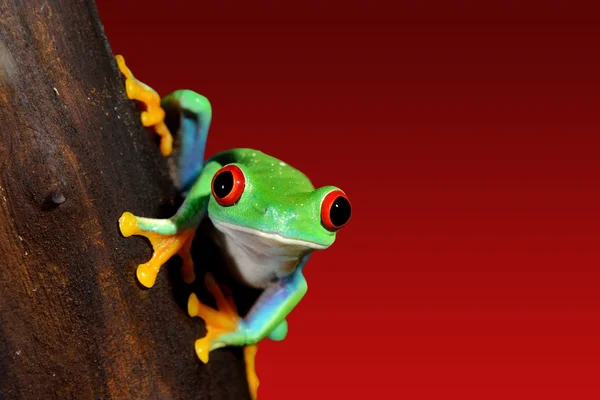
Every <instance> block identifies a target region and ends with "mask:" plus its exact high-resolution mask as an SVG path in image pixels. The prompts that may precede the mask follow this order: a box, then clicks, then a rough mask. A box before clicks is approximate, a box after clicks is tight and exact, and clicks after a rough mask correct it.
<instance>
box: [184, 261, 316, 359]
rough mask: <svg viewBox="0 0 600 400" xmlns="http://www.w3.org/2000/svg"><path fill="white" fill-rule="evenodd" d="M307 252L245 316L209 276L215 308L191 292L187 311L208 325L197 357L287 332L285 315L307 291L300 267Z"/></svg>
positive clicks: (206, 357)
mask: <svg viewBox="0 0 600 400" xmlns="http://www.w3.org/2000/svg"><path fill="white" fill-rule="evenodd" d="M307 260H308V256H306V257H305V258H304V259H303V260H302V261H301V262H300V264H299V265H298V267H297V268H296V270H295V271H294V272H293V273H292V274H290V275H288V276H287V277H285V278H283V279H281V280H280V281H279V282H277V283H275V284H273V285H272V286H270V287H269V288H267V289H265V291H264V292H263V293H262V294H261V296H260V297H259V298H258V300H257V301H256V303H255V304H254V306H253V307H252V308H251V309H250V311H249V312H248V315H246V317H245V318H244V319H242V318H240V317H239V316H238V315H237V311H236V310H235V305H234V304H233V302H232V300H231V299H226V298H225V297H224V296H223V293H222V292H221V291H220V289H219V288H218V286H217V285H216V284H215V283H214V282H213V280H212V279H210V281H209V282H207V287H208V289H209V290H210V292H211V293H212V295H213V296H214V297H215V299H216V300H217V308H218V310H215V309H213V308H211V307H208V306H206V305H204V304H202V303H200V301H199V300H198V298H197V297H196V295H195V294H192V295H190V299H189V301H188V313H189V314H190V315H191V316H193V317H195V316H197V317H201V318H202V319H204V322H205V323H206V326H207V334H206V336H205V337H204V338H202V339H199V340H198V341H197V342H196V352H197V354H198V357H199V358H200V359H201V360H202V361H204V362H207V361H208V353H209V352H210V351H212V350H215V349H218V348H220V347H225V346H247V345H254V344H256V343H258V342H260V341H261V340H262V339H264V338H265V337H269V338H270V339H272V340H283V339H284V338H285V336H286V334H287V322H286V320H285V318H286V317H287V315H288V314H289V313H290V312H291V311H292V310H293V309H294V307H296V305H297V304H298V303H299V302H300V300H301V299H302V297H304V295H305V294H306V291H307V288H308V286H307V284H306V279H304V276H303V275H302V269H303V267H304V265H305V263H306V261H307Z"/></svg>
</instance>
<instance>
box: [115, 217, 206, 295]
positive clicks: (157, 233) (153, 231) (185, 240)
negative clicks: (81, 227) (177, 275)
mask: <svg viewBox="0 0 600 400" xmlns="http://www.w3.org/2000/svg"><path fill="white" fill-rule="evenodd" d="M119 228H120V229H121V233H122V234H123V236H125V237H129V236H131V235H138V236H144V237H146V238H148V240H150V243H151V244H152V248H153V250H154V252H153V253H152V258H151V259H150V260H149V261H148V262H146V263H144V264H140V265H139V266H138V268H137V278H138V280H139V281H140V283H141V284H142V285H144V286H146V287H148V288H150V287H152V286H154V282H155V281H156V276H157V275H158V271H159V270H160V267H161V266H162V265H163V264H165V263H166V262H167V261H168V260H169V259H170V258H171V257H172V256H174V255H175V254H177V255H179V256H180V257H181V258H182V259H183V265H182V268H181V270H182V275H183V280H184V281H185V282H186V283H191V282H193V281H194V263H193V261H192V257H191V254H190V247H191V245H192V241H193V240H194V234H195V228H189V229H178V227H177V225H176V224H175V223H174V222H173V221H172V220H170V219H150V218H142V217H136V216H135V215H133V214H132V213H130V212H125V213H123V215H122V216H121V218H120V219H119Z"/></svg>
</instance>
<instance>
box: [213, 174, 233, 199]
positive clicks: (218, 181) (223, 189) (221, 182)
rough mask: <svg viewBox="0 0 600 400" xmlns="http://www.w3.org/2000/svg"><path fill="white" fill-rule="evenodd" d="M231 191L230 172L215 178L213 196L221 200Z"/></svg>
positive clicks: (231, 176)
mask: <svg viewBox="0 0 600 400" xmlns="http://www.w3.org/2000/svg"><path fill="white" fill-rule="evenodd" d="M232 189H233V174H232V173H231V171H223V172H221V173H220V174H219V175H217V177H216V178H215V183H214V184H213V191H214V192H215V196H217V197H218V198H220V199H222V198H223V197H226V196H227V195H228V194H229V193H231V190H232Z"/></svg>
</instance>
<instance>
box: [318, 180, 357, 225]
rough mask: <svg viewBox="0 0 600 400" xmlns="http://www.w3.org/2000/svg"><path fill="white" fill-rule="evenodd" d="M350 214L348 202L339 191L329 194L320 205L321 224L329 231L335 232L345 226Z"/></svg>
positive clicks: (346, 197)
mask: <svg viewBox="0 0 600 400" xmlns="http://www.w3.org/2000/svg"><path fill="white" fill-rule="evenodd" d="M351 214H352V206H351V205H350V200H348V196H346V194H345V193H344V192H342V191H341V190H334V191H333V192H331V193H329V194H328V195H327V196H325V198H324V199H323V203H321V222H322V223H323V226H324V227H325V228H326V229H328V230H330V231H336V230H338V229H340V228H341V227H342V226H344V225H346V223H347V222H348V220H349V219H350V215H351Z"/></svg>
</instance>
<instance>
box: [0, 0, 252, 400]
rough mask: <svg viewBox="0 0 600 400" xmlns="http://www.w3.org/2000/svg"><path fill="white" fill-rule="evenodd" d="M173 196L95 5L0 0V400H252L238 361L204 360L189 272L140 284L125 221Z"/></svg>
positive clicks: (228, 354)
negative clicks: (126, 215)
mask: <svg viewBox="0 0 600 400" xmlns="http://www.w3.org/2000/svg"><path fill="white" fill-rule="evenodd" d="M134 72H135V69H134ZM175 199H176V194H175V191H174V189H173V186H172V184H171V182H170V180H169V177H168V174H167V170H166V161H165V160H164V159H163V158H162V156H161V155H160V153H159V150H158V148H157V146H156V144H155V142H154V141H153V139H152V138H151V136H150V135H149V134H148V132H147V131H146V130H145V129H144V128H142V126H141V124H140V123H139V112H138V111H137V110H136V108H135V106H134V104H132V102H131V101H129V100H128V99H127V98H126V96H125V93H124V89H123V79H122V77H121V75H120V73H119V72H118V69H117V67H116V63H115V62H114V59H113V55H112V53H111V50H110V47H109V45H108V43H107V41H106V37H105V36H104V33H103V30H102V26H101V24H100V22H99V19H98V15H97V13H96V8H95V5H94V3H93V2H92V1H84V0H54V1H47V0H46V1H42V0H39V1H38V0H27V1H25V0H20V1H19V0H0V398H2V399H34V398H39V399H52V398H60V399H66V398H78V399H79V398H81V399H91V398H98V399H100V398H102V399H107V398H113V399H117V398H118V399H192V398H193V399H245V398H249V396H248V389H247V385H246V380H245V375H244V365H243V361H242V358H241V354H240V352H239V351H236V350H219V351H217V352H214V353H213V354H212V355H211V361H210V362H209V364H207V365H206V366H204V365H203V364H201V362H200V361H199V360H198V359H197V358H196V355H195V353H194V347H193V344H194V341H195V340H196V339H197V338H199V337H201V336H202V335H203V334H204V325H203V322H202V321H201V320H200V319H192V318H189V317H188V316H187V314H186V312H185V307H184V304H182V303H184V302H182V301H181V299H182V298H184V297H185V295H182V294H181V293H180V292H179V289H181V286H182V285H181V284H180V281H179V274H178V270H177V266H172V267H168V268H163V270H162V271H161V273H160V274H159V279H158V281H157V284H156V286H155V287H154V288H152V289H150V290H145V289H142V288H141V287H140V286H139V285H138V284H137V282H136V278H135V269H136V266H137V264H139V263H140V262H144V261H146V260H147V259H148V258H149V257H150V255H151V252H152V251H151V247H150V245H149V243H148V242H147V241H146V240H145V239H143V238H140V237H132V238H127V239H125V238H123V237H122V236H121V235H120V233H119V230H118V224H117V220H118V218H119V216H120V215H121V213H122V212H124V211H131V212H133V213H134V214H137V215H143V216H149V217H150V216H151V217H166V216H169V215H170V214H171V213H172V212H173V211H174V210H175V209H176V206H177V203H176V200H175ZM176 300H179V301H176Z"/></svg>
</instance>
